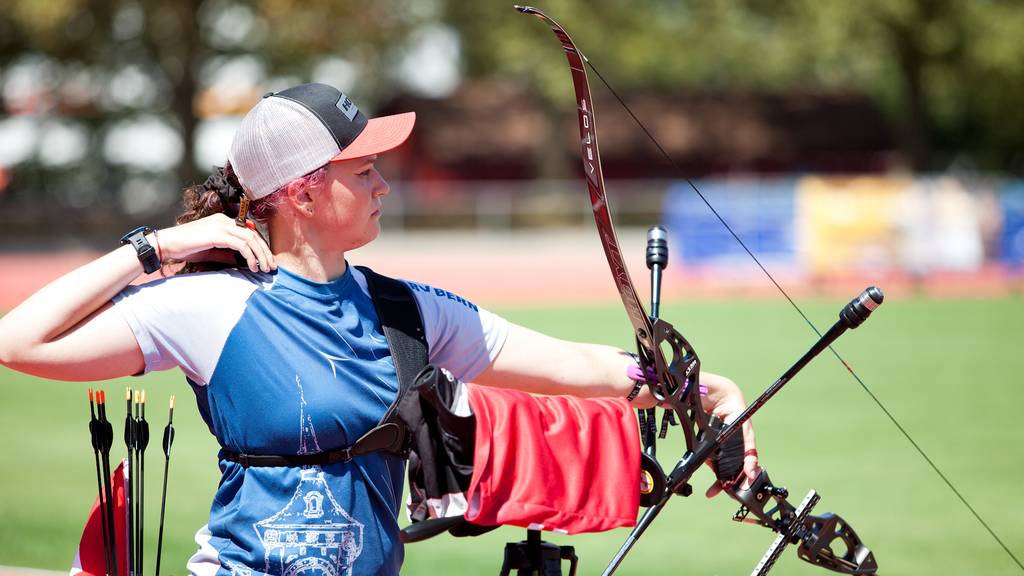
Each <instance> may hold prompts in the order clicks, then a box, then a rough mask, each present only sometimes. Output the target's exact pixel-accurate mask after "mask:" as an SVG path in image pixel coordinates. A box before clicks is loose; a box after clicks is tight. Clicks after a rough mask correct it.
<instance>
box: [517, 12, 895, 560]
mask: <svg viewBox="0 0 1024 576" xmlns="http://www.w3.org/2000/svg"><path fill="white" fill-rule="evenodd" d="M516 9H517V10H519V11H520V12H522V13H524V14H531V15H534V16H536V17H538V18H540V19H541V20H543V21H544V22H545V23H547V24H548V25H549V26H550V27H551V30H552V31H553V32H554V33H555V36H556V37H557V38H558V40H559V42H561V44H562V48H563V49H564V51H565V54H566V57H567V58H568V61H569V68H570V71H571V73H572V80H573V85H574V87H575V92H576V103H577V112H578V114H579V129H580V141H581V145H582V158H583V168H584V173H585V174H586V178H587V189H588V190H589V192H590V201H591V206H592V207H593V211H594V219H595V221H596V223H597V230H598V234H599V235H600V238H601V245H602V247H603V248H604V253H605V256H606V257H607V259H608V264H609V266H610V267H611V272H612V276H613V277H614V279H615V285H616V287H617V288H618V292H619V296H620V297H621V298H622V303H623V304H624V305H625V307H626V313H627V314H628V315H629V319H630V322H631V323H632V325H633V331H634V335H635V337H636V341H637V350H638V353H639V357H640V363H641V365H642V367H643V368H645V369H653V372H654V374H656V378H654V379H652V381H650V382H649V383H648V387H649V388H650V391H651V393H652V394H653V396H654V397H655V398H656V399H657V400H658V402H659V403H660V405H661V406H663V407H667V410H668V412H666V416H667V417H668V421H669V422H671V421H672V416H673V415H674V417H675V418H678V420H679V423H680V424H681V425H682V429H683V436H684V438H685V442H686V451H685V453H684V454H683V456H682V457H681V458H680V460H679V462H678V463H677V464H676V465H675V468H674V469H673V470H672V472H671V473H669V474H668V475H665V474H664V473H663V472H662V470H661V467H660V465H659V464H658V463H657V460H655V459H654V454H655V449H656V438H655V434H654V432H653V422H654V413H653V409H651V410H650V411H647V412H646V414H645V413H644V412H641V413H640V420H641V429H642V430H641V431H642V438H643V442H644V449H645V458H644V463H645V464H644V465H645V468H644V470H645V472H646V473H647V474H650V476H649V480H650V483H649V484H650V485H651V491H652V493H651V494H649V495H648V496H647V498H646V500H645V502H646V503H647V504H649V506H650V507H649V508H648V509H647V511H646V512H645V513H644V515H643V516H642V517H641V518H640V520H639V521H638V522H637V525H636V527H635V528H634V529H633V531H632V532H631V533H630V535H629V537H628V538H627V539H626V541H625V542H624V543H623V544H622V547H621V548H620V549H619V551H618V553H617V554H616V555H615V557H614V558H613V559H612V561H611V562H610V563H609V564H608V567H607V568H606V569H605V572H604V574H606V575H607V574H611V573H612V572H614V571H615V570H616V568H617V567H618V566H619V564H620V563H621V562H622V560H623V559H624V558H625V556H626V554H627V553H628V552H629V550H630V549H631V548H632V547H633V544H634V543H635V542H636V541H637V539H638V538H639V537H640V536H641V535H642V534H643V532H644V531H645V530H646V529H647V527H648V526H650V524H651V523H652V522H653V521H654V519H655V517H656V516H657V515H658V514H659V513H660V512H661V510H662V508H664V506H665V504H666V503H667V501H668V499H669V498H670V497H671V496H672V495H673V494H681V495H684V496H688V495H689V494H690V493H691V492H692V488H691V486H690V485H689V480H690V478H691V476H693V474H694V473H695V472H696V471H697V470H698V469H699V468H700V466H701V465H702V464H704V463H705V462H707V461H711V462H717V459H718V457H719V454H720V453H721V449H722V448H723V446H725V447H732V448H733V449H735V447H736V443H737V442H739V443H740V450H742V438H741V435H737V434H735V433H736V432H737V431H738V430H740V427H741V426H742V425H743V423H744V422H746V421H747V420H748V419H749V418H750V417H751V416H752V415H753V414H754V412H756V411H757V410H758V409H760V408H761V406H763V405H764V404H765V403H766V402H767V401H768V400H769V399H770V398H771V397H772V396H773V395H775V393H777V392H778V391H779V389H781V388H782V386H783V385H785V384H786V382H788V381H789V380H790V378H792V377H793V376H794V375H795V374H796V373H797V372H798V371H799V370H800V369H801V368H803V367H804V366H805V365H806V364H807V363H808V362H809V361H810V360H811V359H812V358H814V357H815V356H816V355H817V354H818V353H820V352H821V351H822V350H824V349H825V348H827V347H828V346H829V345H830V344H831V343H832V342H833V341H834V340H835V339H836V338H838V337H839V336H840V335H841V334H842V333H843V332H845V331H846V330H847V329H850V328H856V327H857V326H859V325H860V324H861V323H862V322H864V320H866V319H867V317H868V315H870V314H871V312H872V311H873V310H874V309H875V308H876V307H878V305H879V304H881V303H882V293H881V291H880V290H878V289H877V288H873V287H872V288H869V289H867V290H865V292H864V293H863V294H861V295H860V296H859V297H857V298H855V299H854V300H853V301H852V302H850V304H848V305H847V306H846V307H845V308H844V309H843V311H842V312H841V313H840V319H839V321H838V322H836V323H835V325H834V326H833V327H832V328H831V329H830V330H829V331H828V332H827V333H825V334H824V335H823V336H821V338H820V339H819V340H818V342H817V343H816V344H815V345H814V346H813V347H812V348H811V349H810V350H809V351H808V352H807V353H806V354H804V356H803V357H802V358H800V360H798V361H797V362H796V364H794V365H793V366H792V367H791V368H790V369H789V370H787V371H786V373H785V374H783V375H782V376H781V377H779V379H778V380H776V381H775V383H773V384H772V385H771V386H770V387H769V388H768V389H767V390H765V392H763V393H762V394H761V395H760V396H759V397H758V398H757V399H756V400H755V401H754V402H752V403H751V404H750V406H748V407H747V408H746V410H744V411H743V412H742V413H741V414H740V415H739V416H738V417H736V418H735V419H734V420H732V421H731V422H730V423H728V424H726V423H724V422H722V421H720V420H719V419H718V418H716V417H712V416H709V415H708V414H707V413H706V412H704V410H703V409H702V408H701V400H700V393H699V384H698V381H699V378H700V359H699V358H698V356H697V353H696V352H695V351H694V349H693V347H692V346H691V345H690V343H689V342H688V341H687V340H686V338H684V337H683V336H682V334H680V333H679V331H677V330H676V329H675V328H674V327H673V326H672V325H671V324H670V323H668V322H666V321H665V320H662V319H660V318H657V317H656V316H650V315H648V314H647V312H646V311H645V309H644V307H643V305H642V304H641V303H640V300H639V298H638V297H637V293H636V290H635V289H634V287H633V282H632V280H631V279H630V276H629V272H628V270H627V269H626V264H625V262H624V261H623V258H622V251H621V250H620V248H619V243H618V239H617V238H616V235H615V228H614V226H613V225H612V219H611V212H610V210H609V207H608V201H607V196H606V194H605V187H604V178H603V175H602V172H601V159H600V154H599V149H598V144H597V128H596V123H595V117H594V104H593V100H592V99H591V96H590V85H589V82H588V80H587V73H586V69H585V64H586V62H587V61H586V58H585V57H584V56H583V54H582V53H581V52H580V51H579V50H578V49H577V48H576V45H575V44H574V43H573V41H572V39H571V38H570V37H569V35H568V34H567V33H566V32H565V30H564V29H562V27H561V26H559V25H558V24H557V23H556V22H555V21H553V20H551V19H550V18H548V17H547V16H546V15H544V13H542V12H541V11H540V10H537V9H536V8H532V7H526V6H516ZM665 350H670V351H671V358H666V356H665ZM664 424H665V421H663V426H662V434H661V436H662V437H664ZM730 442H731V444H730ZM725 490H726V492H727V493H728V494H729V495H730V496H732V497H733V498H735V499H736V500H738V501H739V502H740V503H741V507H740V509H739V511H738V512H737V513H736V515H735V516H734V519H735V520H737V521H741V522H750V523H755V524H760V525H762V526H765V527H767V528H770V529H771V530H773V531H775V532H777V533H778V536H777V537H776V539H775V542H774V543H773V544H772V545H771V547H770V548H769V549H768V551H767V552H766V553H765V555H764V557H763V558H762V559H761V562H760V563H759V564H758V565H757V567H756V568H755V569H754V574H765V573H767V572H768V570H769V569H771V567H772V565H773V564H774V563H775V561H776V559H777V558H778V557H779V555H780V553H781V552H782V550H783V548H784V547H785V546H786V545H787V544H790V543H793V544H797V545H798V550H797V553H798V555H799V557H800V558H801V559H803V560H806V561H807V562H810V563H812V564H815V565H817V566H821V567H823V568H827V569H829V570H833V571H836V572H840V573H843V574H875V573H876V571H877V569H878V566H877V564H876V562H875V559H874V556H873V554H872V553H871V551H870V550H869V549H868V548H867V547H865V546H864V544H863V543H862V542H861V540H860V538H858V537H857V534H856V533H855V532H854V531H853V529H852V528H850V526H849V524H847V523H846V522H845V521H844V520H843V519H842V518H840V517H839V516H837V515H835V514H831V513H826V514H823V515H821V516H815V515H811V514H810V513H809V512H810V510H811V509H812V508H813V507H814V505H815V504H816V503H817V502H818V499H819V496H818V495H817V494H816V493H815V492H814V491H813V490H812V491H811V492H810V493H809V494H808V495H807V496H806V497H805V498H804V500H803V502H801V504H800V505H799V506H793V505H792V504H790V503H789V501H787V500H786V497H787V496H788V493H787V492H786V490H785V488H781V487H777V486H773V485H772V483H771V480H770V479H769V477H768V474H767V473H766V472H765V471H764V470H762V471H761V472H760V474H759V475H758V476H757V478H756V479H755V480H754V481H753V482H752V483H751V485H750V486H749V488H746V489H742V488H738V487H737V486H735V485H728V484H727V485H726V489H725ZM769 506H771V508H769Z"/></svg>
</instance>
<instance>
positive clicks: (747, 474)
mask: <svg viewBox="0 0 1024 576" xmlns="http://www.w3.org/2000/svg"><path fill="white" fill-rule="evenodd" d="M700 381H701V384H703V385H705V386H707V388H708V394H707V396H704V397H703V398H702V399H701V400H702V404H703V407H704V410H705V411H707V412H709V413H710V414H711V415H713V416H717V417H718V418H719V419H721V420H722V421H723V422H725V423H727V424H728V423H729V422H732V421H733V420H734V419H735V418H736V417H738V416H739V415H740V413H741V412H743V410H744V409H745V408H746V407H747V403H746V402H745V401H744V400H743V393H742V392H740V389H739V386H737V385H736V383H735V382H733V381H732V380H729V379H728V378H726V377H724V376H719V375H717V374H712V373H710V372H701V375H700ZM760 472H761V467H760V465H758V461H757V445H756V443H755V440H754V427H753V425H751V423H750V420H747V421H746V422H744V423H743V474H742V480H741V481H740V483H739V487H740V488H748V487H750V483H751V482H753V481H754V479H755V478H757V475H758V474H759V473H760ZM722 490H723V486H722V483H721V481H717V480H716V481H715V483H714V484H712V485H711V487H710V488H708V490H707V492H706V493H705V494H706V496H707V497H708V498H712V497H714V496H717V495H718V493H719V492H721V491H722Z"/></svg>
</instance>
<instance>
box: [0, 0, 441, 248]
mask: <svg viewBox="0 0 1024 576" xmlns="http://www.w3.org/2000/svg"><path fill="white" fill-rule="evenodd" d="M425 4H427V3H423V2H418V3H417V2H413V1H411V0H378V1H373V0H362V1H359V2H335V1H331V0H305V1H298V0H100V1H90V2H86V1H85V0H47V1H45V2H40V1H38V0H4V1H3V6H2V9H0V72H2V73H4V74H2V75H0V80H3V81H4V83H5V84H10V83H9V82H7V81H9V80H11V78H12V70H15V69H17V68H18V66H19V65H23V66H22V68H25V69H27V70H29V72H28V73H27V75H28V76H31V77H32V78H33V79H32V81H31V82H29V84H31V85H32V88H31V89H30V90H28V91H27V93H23V94H20V95H16V96H18V97H12V96H11V91H10V90H8V91H7V93H6V94H5V95H4V96H5V98H4V99H3V103H4V110H3V114H4V115H9V114H12V113H21V114H25V113H28V114H32V117H33V118H35V119H37V120H38V122H40V123H43V122H46V121H49V120H51V119H54V118H73V119H74V121H75V122H76V123H79V124H83V125H85V126H86V127H87V130H88V137H87V138H88V141H89V142H91V143H92V145H86V148H87V150H86V156H85V158H83V159H82V160H81V163H80V164H79V165H78V166H77V167H75V169H72V170H68V169H66V168H54V167H52V166H48V165H46V162H44V161H43V160H42V155H43V153H42V152H40V150H39V149H38V148H40V147H41V145H39V144H37V145H36V148H37V149H36V150H35V151H34V154H31V155H30V156H29V157H28V158H26V159H25V161H24V162H21V163H20V164H19V165H18V166H16V167H15V169H14V179H13V185H12V189H14V190H15V192H17V190H19V189H20V190H26V191H27V192H26V193H25V194H20V195H19V194H17V193H15V194H12V195H8V197H7V198H5V201H6V202H16V201H21V204H20V205H19V207H21V208H27V209H30V210H31V208H32V207H33V206H34V207H35V208H37V210H35V211H34V213H33V214H30V215H28V216H27V217H26V222H27V221H30V220H38V219H39V218H40V217H45V216H46V214H47V213H48V211H46V210H44V209H43V208H44V205H45V204H46V202H45V195H44V194H39V193H38V192H40V188H42V189H51V190H52V189H66V190H69V189H73V188H76V187H80V186H83V185H84V186H86V187H89V188H90V189H92V190H93V191H92V192H91V193H92V194H94V195H96V196H95V197H94V198H91V199H82V202H80V204H81V205H79V206H70V205H68V204H67V203H58V205H62V206H63V207H64V208H71V209H75V208H79V209H80V208H86V207H94V206H95V205H96V202H103V204H104V205H105V206H107V207H109V208H112V209H114V211H115V212H120V211H121V210H120V208H123V204H124V202H123V200H124V199H123V198H120V197H119V196H124V194H121V193H120V192H119V191H120V190H121V189H122V187H123V185H124V184H125V182H126V181H127V180H128V179H130V178H131V177H132V176H133V175H134V176H137V177H140V178H143V179H145V178H149V177H153V178H155V179H159V178H164V179H165V180H167V178H166V176H161V175H160V174H159V172H161V171H162V170H163V168H162V167H160V166H156V167H153V168H146V167H144V166H143V167H140V166H127V167H126V166H116V165H111V164H110V159H109V158H107V157H105V156H104V153H105V150H104V146H103V143H104V140H105V138H107V137H108V136H109V134H110V132H111V130H113V129H115V127H117V126H123V125H124V124H125V123H131V122H133V121H137V120H138V119H140V118H149V117H155V118H158V119H160V120H161V121H166V122H169V123H170V124H171V126H172V127H173V129H174V130H175V131H177V133H178V135H179V136H180V143H181V150H180V160H178V162H177V168H176V169H175V171H174V175H173V177H171V178H170V180H167V181H166V182H165V184H166V186H163V189H164V191H163V193H164V194H165V195H166V194H171V193H172V192H173V196H174V197H177V191H178V190H180V188H181V186H182V185H188V184H191V183H195V182H196V181H197V180H199V179H200V174H198V173H197V170H196V166H195V162H194V158H195V143H196V129H197V126H198V125H199V123H200V121H201V120H202V119H203V116H206V115H219V114H238V113H240V112H241V111H244V110H245V109H246V108H248V107H249V106H250V105H252V104H253V103H254V102H255V101H256V99H257V98H259V96H260V94H261V93H262V90H263V88H264V87H267V86H272V87H274V88H281V87H283V86H284V85H287V84H292V83H297V82H302V81H309V80H311V79H313V77H314V76H315V75H316V73H317V65H318V64H319V63H321V62H323V61H324V60H325V59H327V58H331V57H334V58H341V59H343V60H344V61H345V62H348V63H349V64H350V66H351V68H352V69H353V70H355V71H356V75H357V76H358V79H359V89H358V93H359V95H360V96H366V97H369V98H376V97H379V95H380V94H382V93H386V92H387V91H389V90H393V89H394V87H393V85H394V84H395V78H393V77H392V76H389V75H387V74H379V73H378V72H379V71H380V70H387V69H390V68H391V67H392V66H393V63H394V61H395V60H396V59H397V58H399V56H400V55H401V50H402V49H403V48H404V47H405V46H404V44H403V40H404V39H405V38H407V37H408V36H409V34H410V31H411V30H412V29H413V28H415V27H416V26H418V25H419V24H420V23H422V22H424V21H432V19H433V17H434V12H432V11H431V10H430V9H427V8H424V5H425ZM240 59H249V60H251V61H253V62H255V63H256V65H255V66H254V67H251V68H249V69H248V70H249V72H250V74H248V77H246V78H244V79H242V80H243V81H244V82H245V83H247V84H248V85H251V87H252V89H251V90H248V91H245V90H243V91H240V92H238V91H236V93H235V98H236V100H240V101H236V102H235V103H234V105H233V107H228V108H225V107H224V106H221V107H219V108H218V107H217V106H213V107H206V108H203V107H202V106H199V104H200V102H202V101H203V98H202V96H203V94H204V92H206V91H209V90H211V89H212V88H216V87H217V85H218V84H222V83H227V84H231V83H232V82H239V78H237V77H230V78H221V77H220V72H221V71H222V70H224V69H225V68H226V67H228V66H230V65H231V64H232V63H233V62H236V61H238V60H240ZM229 91H230V90H229ZM207 168H208V167H206V166H204V167H202V168H201V170H203V171H205V170H206V169H207ZM84 173H90V174H93V175H94V178H92V179H91V180H90V181H89V182H83V181H82V174H84ZM62 181H66V183H65V184H61V182H62ZM12 197H17V198H12ZM171 201H173V198H167V199H166V202H163V203H162V204H161V203H157V208H159V207H160V206H161V205H166V204H167V202H171ZM8 206H10V204H8ZM9 212H10V211H9ZM113 216H114V217H116V216H117V214H113ZM79 225H82V223H81V222H79ZM77 232H82V230H78V231H77Z"/></svg>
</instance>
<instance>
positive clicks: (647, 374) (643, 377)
mask: <svg viewBox="0 0 1024 576" xmlns="http://www.w3.org/2000/svg"><path fill="white" fill-rule="evenodd" d="M626 376H628V377H629V379H630V380H632V381H634V382H636V383H637V384H638V385H639V384H643V383H647V384H653V383H655V382H657V378H658V376H657V374H655V373H654V369H653V368H648V369H647V370H646V371H645V370H643V369H641V368H640V366H637V365H636V364H631V365H630V366H629V367H627V368H626ZM633 390H634V392H635V393H634V394H633V395H632V397H633V398H635V397H636V394H637V393H639V392H640V387H639V386H637V387H636V388H634V389H633ZM698 391H699V392H700V395H701V396H707V395H708V387H707V386H705V385H704V384H700V386H699V387H698ZM631 399H632V398H631Z"/></svg>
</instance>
